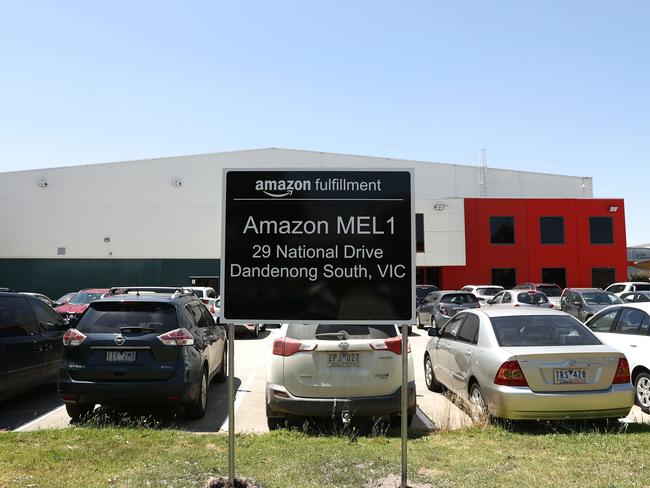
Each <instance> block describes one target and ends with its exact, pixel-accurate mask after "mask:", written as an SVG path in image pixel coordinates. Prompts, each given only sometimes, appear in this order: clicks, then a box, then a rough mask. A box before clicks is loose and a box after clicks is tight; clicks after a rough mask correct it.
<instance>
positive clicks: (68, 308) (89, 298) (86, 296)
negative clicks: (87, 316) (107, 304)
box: [54, 288, 109, 320]
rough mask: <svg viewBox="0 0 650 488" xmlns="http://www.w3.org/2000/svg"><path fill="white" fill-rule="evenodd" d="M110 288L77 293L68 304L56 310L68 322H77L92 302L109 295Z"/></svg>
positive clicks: (89, 289)
mask: <svg viewBox="0 0 650 488" xmlns="http://www.w3.org/2000/svg"><path fill="white" fill-rule="evenodd" d="M108 291H109V289H108V288H87V289H85V290H81V291H79V292H77V294H76V295H75V296H73V297H72V298H71V299H70V301H69V302H68V303H65V304H63V305H61V306H59V307H56V308H55V309H54V310H56V311H57V312H59V313H60V314H61V315H63V316H64V317H66V318H68V320H76V319H77V318H79V316H80V315H81V314H82V313H84V312H85V311H86V309H87V308H88V305H90V302H94V301H95V300H99V299H100V298H101V297H103V296H104V294H105V293H108Z"/></svg>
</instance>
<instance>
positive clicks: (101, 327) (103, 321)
mask: <svg viewBox="0 0 650 488" xmlns="http://www.w3.org/2000/svg"><path fill="white" fill-rule="evenodd" d="M125 327H130V328H134V329H135V328H142V329H153V330H154V332H156V333H160V332H168V331H170V330H174V329H176V328H177V327H178V320H177V318H176V309H175V308H174V306H173V305H170V304H168V303H156V302H103V301H99V302H95V303H93V304H91V306H90V307H88V310H86V313H84V314H83V316H82V317H81V319H79V322H78V323H77V327H76V328H77V329H79V330H80V331H81V332H97V333H109V334H117V333H119V332H120V330H121V329H122V328H125Z"/></svg>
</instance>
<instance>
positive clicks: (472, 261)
mask: <svg viewBox="0 0 650 488" xmlns="http://www.w3.org/2000/svg"><path fill="white" fill-rule="evenodd" d="M464 205H465V246H466V247H465V252H466V265H465V266H443V267H441V268H439V270H434V269H430V270H418V275H419V276H422V275H426V276H436V278H437V280H438V281H439V283H437V284H438V286H440V287H441V288H443V289H459V288H460V287H462V286H463V285H467V284H490V283H491V284H500V285H502V286H506V287H510V286H514V284H516V283H526V282H555V283H557V284H559V285H560V286H561V287H567V286H568V287H591V286H599V287H603V286H607V285H608V284H610V283H612V282H614V281H625V280H626V279H627V244H626V238H625V208H624V202H623V200H621V199H496V198H494V199H493V198H480V199H479V198H468V199H465V202H464ZM432 244H433V243H432ZM433 245H435V244H433Z"/></svg>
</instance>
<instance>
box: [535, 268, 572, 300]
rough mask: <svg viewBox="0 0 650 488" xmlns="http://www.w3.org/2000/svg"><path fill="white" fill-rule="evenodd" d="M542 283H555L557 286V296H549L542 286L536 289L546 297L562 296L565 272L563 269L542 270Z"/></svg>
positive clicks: (564, 285)
mask: <svg viewBox="0 0 650 488" xmlns="http://www.w3.org/2000/svg"><path fill="white" fill-rule="evenodd" d="M542 281H543V282H545V283H555V284H556V285H558V286H559V288H558V287H555V288H558V289H557V291H559V293H558V294H557V295H549V294H548V293H546V290H544V287H543V286H538V287H537V289H538V290H539V291H541V292H543V293H546V296H557V297H559V296H560V295H561V294H562V290H563V289H564V288H566V270H565V269H564V268H542Z"/></svg>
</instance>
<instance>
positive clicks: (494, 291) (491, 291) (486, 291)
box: [476, 288, 501, 297]
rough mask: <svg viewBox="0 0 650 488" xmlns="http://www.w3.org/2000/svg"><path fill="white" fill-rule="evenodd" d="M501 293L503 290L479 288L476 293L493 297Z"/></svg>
mask: <svg viewBox="0 0 650 488" xmlns="http://www.w3.org/2000/svg"><path fill="white" fill-rule="evenodd" d="M500 291H501V288H478V289H477V290H476V293H478V294H479V295H484V296H488V297H493V296H494V295H496V294H497V293H499V292H500Z"/></svg>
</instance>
